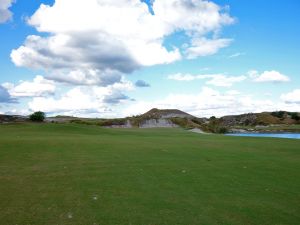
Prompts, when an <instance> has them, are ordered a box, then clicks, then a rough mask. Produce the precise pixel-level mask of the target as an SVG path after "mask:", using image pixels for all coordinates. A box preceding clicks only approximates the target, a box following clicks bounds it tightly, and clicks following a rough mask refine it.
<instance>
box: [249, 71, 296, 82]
mask: <svg viewBox="0 0 300 225" xmlns="http://www.w3.org/2000/svg"><path fill="white" fill-rule="evenodd" d="M248 75H249V76H250V78H252V79H253V81H254V82H259V83H266V82H273V83H282V82H289V81H290V78H289V77H288V76H286V75H284V74H281V73H280V72H278V71H275V70H271V71H264V72H263V73H261V74H259V73H258V72H257V71H256V70H252V71H249V72H248Z"/></svg>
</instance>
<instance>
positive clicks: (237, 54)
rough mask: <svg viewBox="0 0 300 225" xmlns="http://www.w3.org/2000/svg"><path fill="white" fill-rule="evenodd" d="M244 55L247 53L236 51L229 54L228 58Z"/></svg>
mask: <svg viewBox="0 0 300 225" xmlns="http://www.w3.org/2000/svg"><path fill="white" fill-rule="evenodd" d="M242 55H245V53H241V52H237V53H234V54H232V55H230V56H228V58H230V59H232V58H237V57H239V56H242Z"/></svg>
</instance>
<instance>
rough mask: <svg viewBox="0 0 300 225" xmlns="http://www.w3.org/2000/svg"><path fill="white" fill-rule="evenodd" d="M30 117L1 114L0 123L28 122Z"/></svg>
mask: <svg viewBox="0 0 300 225" xmlns="http://www.w3.org/2000/svg"><path fill="white" fill-rule="evenodd" d="M28 120H29V118H28V117H27V116H18V115H0V123H18V122H26V121H28Z"/></svg>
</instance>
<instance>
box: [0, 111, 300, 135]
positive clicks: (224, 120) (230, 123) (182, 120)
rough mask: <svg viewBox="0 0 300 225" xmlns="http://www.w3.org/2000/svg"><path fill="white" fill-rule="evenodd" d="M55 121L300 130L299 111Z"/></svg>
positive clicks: (61, 119)
mask: <svg viewBox="0 0 300 225" xmlns="http://www.w3.org/2000/svg"><path fill="white" fill-rule="evenodd" d="M27 121H28V118H27V117H21V116H7V115H0V123H10V122H11V123H14V122H27ZM46 122H52V123H76V124H86V125H98V126H102V127H109V128H155V127H158V128H159V127H182V128H185V129H193V128H197V129H201V130H202V131H205V132H210V133H227V132H241V131H242V132H274V131H275V132H300V114H299V113H297V112H286V111H276V112H263V113H248V114H242V115H232V116H224V117H221V118H216V117H214V116H212V117H211V118H209V119H207V118H198V117H196V116H193V115H190V114H188V113H185V112H183V111H180V110H178V109H156V108H154V109H151V110H150V111H148V112H146V113H144V114H141V115H136V116H132V117H126V118H115V119H98V118H93V119H90V118H76V117H70V116H56V117H49V118H46Z"/></svg>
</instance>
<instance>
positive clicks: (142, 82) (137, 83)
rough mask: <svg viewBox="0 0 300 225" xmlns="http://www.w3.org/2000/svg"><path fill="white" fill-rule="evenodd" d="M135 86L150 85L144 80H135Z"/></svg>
mask: <svg viewBox="0 0 300 225" xmlns="http://www.w3.org/2000/svg"><path fill="white" fill-rule="evenodd" d="M135 86H136V87H150V84H148V83H147V82H146V81H144V80H137V81H136V82H135Z"/></svg>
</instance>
